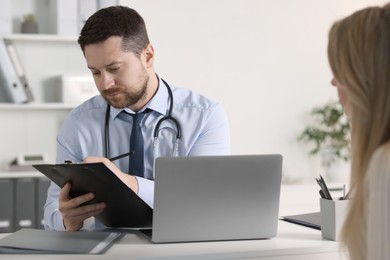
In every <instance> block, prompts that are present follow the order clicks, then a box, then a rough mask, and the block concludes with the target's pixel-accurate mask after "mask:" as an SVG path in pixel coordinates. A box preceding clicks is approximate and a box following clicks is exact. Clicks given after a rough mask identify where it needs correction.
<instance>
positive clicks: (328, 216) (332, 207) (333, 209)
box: [320, 199, 348, 241]
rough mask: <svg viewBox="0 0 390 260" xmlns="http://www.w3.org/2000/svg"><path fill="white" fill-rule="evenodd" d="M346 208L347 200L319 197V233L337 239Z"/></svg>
mask: <svg viewBox="0 0 390 260" xmlns="http://www.w3.org/2000/svg"><path fill="white" fill-rule="evenodd" d="M347 210H348V200H327V199H320V211H321V235H322V237H323V238H325V239H329V240H333V241H337V240H339V239H340V231H341V228H342V226H343V224H344V220H345V217H346V215H347Z"/></svg>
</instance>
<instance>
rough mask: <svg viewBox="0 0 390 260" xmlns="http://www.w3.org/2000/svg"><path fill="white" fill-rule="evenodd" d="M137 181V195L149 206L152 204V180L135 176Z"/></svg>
mask: <svg viewBox="0 0 390 260" xmlns="http://www.w3.org/2000/svg"><path fill="white" fill-rule="evenodd" d="M136 178H137V181H138V197H140V198H141V199H142V200H143V201H145V202H146V204H148V205H149V206H150V207H151V208H153V204H154V181H151V180H148V179H145V178H140V177H136Z"/></svg>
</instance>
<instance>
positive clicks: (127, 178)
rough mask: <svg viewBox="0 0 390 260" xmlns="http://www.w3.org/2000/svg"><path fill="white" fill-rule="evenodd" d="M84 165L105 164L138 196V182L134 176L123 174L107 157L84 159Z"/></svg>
mask: <svg viewBox="0 0 390 260" xmlns="http://www.w3.org/2000/svg"><path fill="white" fill-rule="evenodd" d="M83 162H84V163H98V162H101V163H104V164H105V165H106V166H107V168H108V169H110V170H111V171H112V172H113V173H114V174H115V175H116V176H117V177H118V178H119V179H120V180H121V181H122V182H123V183H124V184H126V185H127V186H128V187H129V188H130V189H132V190H133V191H134V192H135V193H137V194H138V181H137V178H136V177H135V176H134V175H130V174H127V173H124V172H122V171H121V170H120V169H119V168H118V167H116V165H115V164H113V163H112V162H111V161H110V160H108V159H107V158H105V157H94V156H88V157H85V158H84V161H83Z"/></svg>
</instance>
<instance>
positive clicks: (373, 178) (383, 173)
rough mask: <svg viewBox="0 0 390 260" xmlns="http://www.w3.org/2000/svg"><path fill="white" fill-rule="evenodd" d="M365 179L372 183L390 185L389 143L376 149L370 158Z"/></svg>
mask: <svg viewBox="0 0 390 260" xmlns="http://www.w3.org/2000/svg"><path fill="white" fill-rule="evenodd" d="M367 179H368V180H369V181H370V182H371V184H373V183H377V184H378V185H380V183H383V182H389V183H390V141H388V142H386V143H385V144H383V145H381V146H380V147H378V149H376V150H375V152H374V154H373V155H372V157H371V160H370V163H369V166H368V172H367Z"/></svg>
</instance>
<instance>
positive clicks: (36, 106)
mask: <svg viewBox="0 0 390 260" xmlns="http://www.w3.org/2000/svg"><path fill="white" fill-rule="evenodd" d="M76 106H77V105H75V104H64V103H27V104H13V103H0V110H71V109H73V108H75V107H76Z"/></svg>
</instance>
